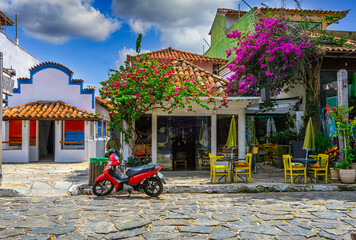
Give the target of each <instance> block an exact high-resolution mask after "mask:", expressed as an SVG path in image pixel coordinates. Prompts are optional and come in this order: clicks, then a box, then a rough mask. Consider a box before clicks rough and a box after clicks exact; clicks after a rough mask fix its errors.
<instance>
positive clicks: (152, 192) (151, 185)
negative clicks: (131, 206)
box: [143, 178, 163, 197]
mask: <svg viewBox="0 0 356 240" xmlns="http://www.w3.org/2000/svg"><path fill="white" fill-rule="evenodd" d="M143 191H144V192H145V193H146V194H147V195H148V196H150V197H158V196H159V195H161V193H162V192H163V184H162V182H161V180H159V179H157V178H149V179H147V180H146V186H145V187H144V189H143Z"/></svg>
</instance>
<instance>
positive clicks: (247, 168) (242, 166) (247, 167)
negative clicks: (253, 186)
mask: <svg viewBox="0 0 356 240" xmlns="http://www.w3.org/2000/svg"><path fill="white" fill-rule="evenodd" d="M245 157H246V162H235V163H234V181H235V182H237V174H245V175H246V182H247V181H248V182H249V183H251V162H252V153H247V154H246V155H245ZM238 170H244V171H243V172H240V171H238ZM247 178H248V180H247Z"/></svg>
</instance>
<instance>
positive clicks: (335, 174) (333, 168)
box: [324, 147, 340, 180]
mask: <svg viewBox="0 0 356 240" xmlns="http://www.w3.org/2000/svg"><path fill="white" fill-rule="evenodd" d="M324 154H326V155H329V166H330V174H331V180H340V174H339V169H340V167H338V166H337V164H336V161H337V160H338V158H339V149H338V148H337V147H332V148H328V150H326V151H325V152H324Z"/></svg>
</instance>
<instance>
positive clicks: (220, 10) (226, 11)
mask: <svg viewBox="0 0 356 240" xmlns="http://www.w3.org/2000/svg"><path fill="white" fill-rule="evenodd" d="M216 12H217V14H221V15H228V14H239V13H240V15H241V17H242V16H243V15H245V14H246V13H248V11H242V10H236V9H228V8H218V10H217V11H216Z"/></svg>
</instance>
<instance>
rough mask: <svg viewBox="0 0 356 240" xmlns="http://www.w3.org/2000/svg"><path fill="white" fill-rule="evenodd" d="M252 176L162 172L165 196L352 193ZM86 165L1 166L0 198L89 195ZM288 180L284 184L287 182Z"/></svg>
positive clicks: (276, 172) (272, 171)
mask: <svg viewBox="0 0 356 240" xmlns="http://www.w3.org/2000/svg"><path fill="white" fill-rule="evenodd" d="M263 167H264V168H265V172H263V171H262V170H261V169H259V172H258V173H253V174H252V183H250V184H246V183H243V182H242V180H241V179H239V182H238V183H232V184H227V183H225V182H224V181H223V180H224V179H222V181H221V182H218V183H217V184H212V183H210V173H209V171H163V174H164V178H165V180H166V182H167V184H166V185H164V192H168V193H186V192H190V193H237V192H293V191H345V190H348V191H350V190H352V191H356V184H349V185H345V184H341V183H340V182H335V181H331V180H330V179H329V180H328V184H325V183H324V180H321V181H320V183H319V184H314V183H312V182H311V181H310V179H308V181H309V182H308V184H307V185H306V184H293V185H292V184H284V173H283V169H278V168H274V167H271V166H268V165H263ZM88 174H89V170H88V163H48V162H47V163H42V162H39V163H29V164H3V175H4V178H3V185H2V187H0V196H22V195H24V196H59V195H66V193H67V191H68V188H69V187H70V186H73V185H74V186H77V187H78V188H79V190H80V191H79V193H80V194H91V186H89V185H88V179H89V177H88ZM289 181H290V180H289V178H288V182H289Z"/></svg>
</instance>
